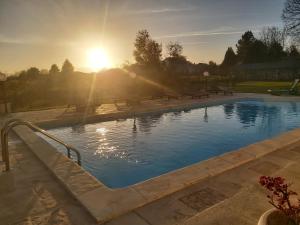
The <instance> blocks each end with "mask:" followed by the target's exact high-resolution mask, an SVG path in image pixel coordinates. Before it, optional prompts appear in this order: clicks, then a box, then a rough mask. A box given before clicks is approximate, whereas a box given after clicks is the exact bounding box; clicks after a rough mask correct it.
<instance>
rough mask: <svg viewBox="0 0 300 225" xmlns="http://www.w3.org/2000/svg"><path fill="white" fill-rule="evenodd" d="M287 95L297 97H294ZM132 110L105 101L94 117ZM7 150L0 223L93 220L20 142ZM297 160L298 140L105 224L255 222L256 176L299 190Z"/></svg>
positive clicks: (36, 115) (262, 200) (37, 116)
mask: <svg viewBox="0 0 300 225" xmlns="http://www.w3.org/2000/svg"><path fill="white" fill-rule="evenodd" d="M239 96H240V97H244V96H247V97H259V96H258V95H235V97H239ZM225 98H226V99H230V98H232V97H226V96H225V97H224V96H213V97H211V98H209V99H208V100H206V99H204V100H203V99H202V100H189V99H183V100H172V101H165V100H158V101H147V102H144V103H143V104H142V105H141V106H140V109H134V110H137V111H138V110H146V111H147V110H149V111H150V110H153V109H154V110H155V109H161V108H172V107H175V108H176V107H177V106H187V105H189V104H196V103H201V102H204V101H211V100H218V99H225ZM276 99H278V98H276ZM279 99H280V98H279ZM290 99H293V100H295V101H298V100H299V101H300V98H298V97H293V98H290ZM132 110H133V109H132V108H128V107H126V106H125V105H119V106H118V107H116V106H115V105H103V106H101V107H100V108H99V109H97V115H105V114H111V113H120V112H126V111H132ZM74 116H77V117H78V116H82V115H77V114H76V113H75V112H74V110H72V109H71V110H70V109H68V110H66V109H54V110H45V111H35V112H24V113H17V114H13V115H10V116H9V118H12V117H13V118H16V117H17V118H22V119H25V120H29V121H32V122H35V123H41V122H43V121H57V120H61V119H64V118H67V119H69V118H72V117H74ZM4 119H7V117H6V118H4V117H1V119H0V122H3V121H4ZM299 136H300V133H299ZM14 140H15V139H14ZM10 150H11V151H10V152H11V164H12V170H11V171H10V172H0V183H1V186H0V221H1V224H2V223H3V224H8V225H10V224H18V225H19V224H20V225H21V224H22V225H33V224H51V225H54V224H57V225H58V224H63V225H64V224H75V225H77V224H80V225H85V224H87V225H89V224H95V221H94V220H93V218H92V216H90V215H89V214H88V213H87V211H86V210H85V209H84V207H82V205H81V204H80V203H79V202H77V201H76V200H75V199H74V198H73V197H72V196H71V194H69V193H68V192H67V190H66V189H65V188H64V187H63V186H62V185H61V184H60V183H58V182H57V180H56V179H55V177H53V175H52V174H51V173H50V172H49V171H48V169H47V168H46V167H45V166H44V165H43V164H42V163H41V162H40V161H39V160H38V158H36V156H35V155H33V153H32V152H31V151H30V150H29V149H28V148H27V147H26V145H25V144H24V143H22V142H20V141H12V142H11V143H10ZM299 163H300V142H297V143H293V144H292V145H290V146H288V147H285V148H283V149H280V150H277V151H273V152H271V153H269V154H267V155H264V156H262V157H260V158H258V159H256V160H252V161H251V162H248V163H244V164H242V165H240V166H238V167H235V168H232V169H229V170H226V171H225V172H222V173H220V174H218V175H212V176H209V177H206V178H204V179H202V180H201V181H199V182H197V183H196V184H193V185H190V186H188V187H186V188H184V189H182V190H180V191H177V192H175V193H173V194H171V195H168V196H165V197H163V198H160V199H158V200H156V201H154V202H152V203H150V204H146V205H144V206H142V207H140V208H138V209H135V210H133V211H131V212H128V213H126V214H124V215H122V216H120V217H118V218H115V219H113V220H112V221H110V222H107V223H106V224H107V225H156V224H157V225H168V224H170V225H171V224H185V225H196V224H199V225H200V224H230V225H234V224H249V225H250V224H256V223H257V221H258V218H259V216H260V215H261V214H262V213H263V212H264V211H265V210H267V209H269V208H271V206H269V205H268V203H267V200H266V197H265V192H264V190H263V189H262V188H260V187H259V185H258V184H257V181H258V178H259V176H260V175H281V176H284V177H286V178H287V179H288V180H289V181H291V182H293V185H294V190H296V191H297V190H300V179H299V178H300V170H299V168H300V164H299ZM162 188H168V187H162Z"/></svg>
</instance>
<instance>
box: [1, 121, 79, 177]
mask: <svg viewBox="0 0 300 225" xmlns="http://www.w3.org/2000/svg"><path fill="white" fill-rule="evenodd" d="M19 125H25V126H27V127H29V128H30V129H32V130H33V131H35V132H38V133H41V134H43V135H45V136H46V137H48V138H50V139H52V140H54V141H56V142H58V143H59V144H61V145H63V146H64V147H65V148H66V149H67V156H68V158H71V151H73V152H75V154H76V156H77V163H78V165H80V166H81V155H80V152H79V151H78V150H77V149H76V148H74V147H73V146H71V145H68V144H66V143H64V142H63V141H62V140H60V139H58V138H57V137H54V136H53V135H51V134H49V133H48V132H46V131H45V130H43V129H41V128H39V127H38V126H36V125H34V124H32V123H30V122H28V121H23V120H20V119H12V120H10V121H8V122H6V123H5V125H4V127H3V128H2V129H1V145H2V159H3V161H5V166H6V167H5V168H6V171H8V170H9V169H10V165H9V152H8V133H9V132H10V130H11V129H12V128H14V127H15V126H19Z"/></svg>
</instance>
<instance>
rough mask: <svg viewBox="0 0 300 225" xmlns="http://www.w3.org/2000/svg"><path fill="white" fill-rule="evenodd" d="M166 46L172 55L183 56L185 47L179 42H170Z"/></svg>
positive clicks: (175, 56)
mask: <svg viewBox="0 0 300 225" xmlns="http://www.w3.org/2000/svg"><path fill="white" fill-rule="evenodd" d="M166 48H167V52H168V55H169V56H170V57H174V58H178V57H181V56H182V50H183V47H182V45H181V44H179V43H178V42H169V43H168V44H167V46H166Z"/></svg>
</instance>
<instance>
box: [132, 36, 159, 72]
mask: <svg viewBox="0 0 300 225" xmlns="http://www.w3.org/2000/svg"><path fill="white" fill-rule="evenodd" d="M134 47H135V50H134V52H133V55H134V57H135V60H136V62H137V64H138V65H141V66H158V65H159V64H160V62H161V52H162V47H161V45H160V44H158V43H157V42H156V41H154V40H152V39H151V37H150V34H149V32H148V31H147V30H140V31H138V33H137V35H136V39H135V42H134Z"/></svg>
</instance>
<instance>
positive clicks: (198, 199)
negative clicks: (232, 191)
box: [180, 188, 226, 212]
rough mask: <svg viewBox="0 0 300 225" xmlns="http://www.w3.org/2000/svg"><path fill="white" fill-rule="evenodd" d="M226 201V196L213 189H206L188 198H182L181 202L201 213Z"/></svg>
mask: <svg viewBox="0 0 300 225" xmlns="http://www.w3.org/2000/svg"><path fill="white" fill-rule="evenodd" d="M225 199H226V196H225V195H224V194H222V193H219V192H217V191H215V190H213V189H211V188H204V189H202V190H199V191H197V192H195V193H192V194H190V195H188V196H185V197H182V198H181V199H180V201H182V202H183V203H184V204H185V205H187V206H188V207H190V208H192V209H194V210H197V211H198V212H199V211H203V210H204V209H206V208H209V207H211V206H213V205H215V204H217V203H218V202H221V201H223V200H225Z"/></svg>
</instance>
